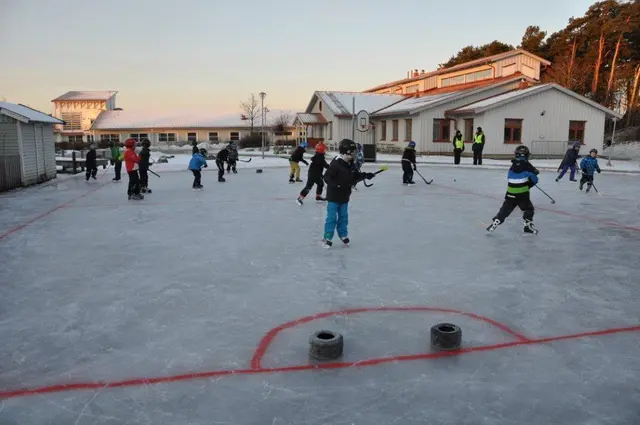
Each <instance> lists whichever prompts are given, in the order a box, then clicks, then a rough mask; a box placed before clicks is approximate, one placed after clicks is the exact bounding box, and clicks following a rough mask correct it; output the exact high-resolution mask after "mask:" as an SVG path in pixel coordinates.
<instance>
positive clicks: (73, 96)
mask: <svg viewBox="0 0 640 425" xmlns="http://www.w3.org/2000/svg"><path fill="white" fill-rule="evenodd" d="M116 93H118V92H117V91H69V92H66V93H65V94H63V95H62V96H59V97H56V98H55V99H53V100H52V102H55V101H57V100H109V99H111V97H113V95H115V94H116Z"/></svg>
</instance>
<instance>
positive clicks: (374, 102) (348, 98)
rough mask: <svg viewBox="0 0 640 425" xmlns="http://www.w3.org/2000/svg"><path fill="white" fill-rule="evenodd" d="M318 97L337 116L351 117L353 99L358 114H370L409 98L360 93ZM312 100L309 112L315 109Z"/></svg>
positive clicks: (318, 95)
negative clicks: (364, 112) (362, 111)
mask: <svg viewBox="0 0 640 425" xmlns="http://www.w3.org/2000/svg"><path fill="white" fill-rule="evenodd" d="M315 96H317V97H318V98H319V99H320V100H322V102H324V104H325V105H326V106H327V107H329V109H331V111H332V112H333V113H334V114H336V115H351V113H352V109H353V105H352V102H353V99H354V98H355V99H356V108H355V109H356V114H357V113H358V112H359V111H361V110H363V109H364V110H365V111H367V112H369V113H371V112H373V111H377V110H378V109H382V108H386V107H387V106H390V105H393V104H394V103H396V102H400V101H402V100H404V99H406V98H407V96H406V95H402V94H378V93H358V92H338V91H332V92H330V91H317V92H315ZM313 101H314V99H312V100H311V102H310V103H309V106H308V107H307V112H309V111H310V110H311V108H312V107H313Z"/></svg>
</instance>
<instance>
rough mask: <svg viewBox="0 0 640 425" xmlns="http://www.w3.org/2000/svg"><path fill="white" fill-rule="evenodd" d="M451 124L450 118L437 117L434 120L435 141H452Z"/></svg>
mask: <svg viewBox="0 0 640 425" xmlns="http://www.w3.org/2000/svg"><path fill="white" fill-rule="evenodd" d="M450 126H451V124H450V123H449V120H447V119H441V118H436V119H434V120H433V141H434V142H450V141H451V140H449V137H450Z"/></svg>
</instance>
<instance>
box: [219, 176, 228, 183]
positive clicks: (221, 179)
mask: <svg viewBox="0 0 640 425" xmlns="http://www.w3.org/2000/svg"><path fill="white" fill-rule="evenodd" d="M226 181H227V180H226V179H225V178H224V177H220V178H219V179H218V183H224V182H226Z"/></svg>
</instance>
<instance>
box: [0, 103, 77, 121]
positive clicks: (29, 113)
mask: <svg viewBox="0 0 640 425" xmlns="http://www.w3.org/2000/svg"><path fill="white" fill-rule="evenodd" d="M0 114H2V115H7V116H10V117H11V118H14V119H17V120H18V121H22V122H24V123H29V122H42V123H47V124H64V121H60V120H59V119H57V118H54V117H52V116H51V115H47V114H45V113H44V112H40V111H37V110H35V109H32V108H29V107H28V106H25V105H20V104H15V103H9V102H0Z"/></svg>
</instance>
